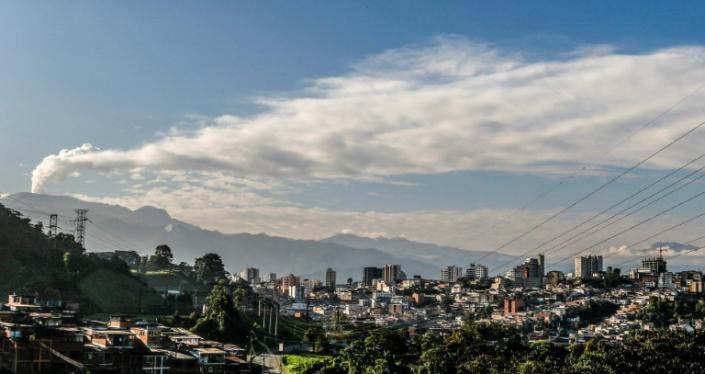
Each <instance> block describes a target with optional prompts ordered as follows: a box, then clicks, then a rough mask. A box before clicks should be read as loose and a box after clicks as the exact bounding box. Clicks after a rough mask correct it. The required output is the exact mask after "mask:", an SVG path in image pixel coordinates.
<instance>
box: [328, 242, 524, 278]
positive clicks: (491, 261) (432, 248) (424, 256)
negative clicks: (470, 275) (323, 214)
mask: <svg viewBox="0 0 705 374" xmlns="http://www.w3.org/2000/svg"><path fill="white" fill-rule="evenodd" d="M322 242H326V243H337V244H342V245H345V246H348V247H353V248H376V249H379V250H380V251H383V252H386V253H389V254H391V255H393V256H404V257H409V258H413V259H415V260H417V261H422V262H426V263H429V264H433V265H435V266H437V267H439V268H440V267H444V266H448V265H457V266H460V267H463V268H465V267H467V265H468V264H470V263H472V262H475V261H476V260H477V259H479V258H480V257H482V256H483V255H485V254H487V253H488V252H487V251H471V250H465V249H460V248H456V247H449V246H441V245H437V244H432V243H421V242H415V241H411V240H408V239H405V238H386V237H376V238H369V237H362V236H357V235H353V234H338V235H334V236H331V237H330V238H326V239H323V240H322ZM511 258H512V256H509V255H505V254H503V253H494V254H492V256H489V257H488V258H486V259H483V261H482V263H483V264H484V265H485V266H489V267H490V270H493V267H494V266H495V265H499V264H502V263H505V262H506V261H508V260H510V259H511Z"/></svg>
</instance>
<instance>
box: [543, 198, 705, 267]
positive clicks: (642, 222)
mask: <svg viewBox="0 0 705 374" xmlns="http://www.w3.org/2000/svg"><path fill="white" fill-rule="evenodd" d="M702 195H705V191H701V192H699V193H697V194H695V195H693V196H691V197H689V198H687V199H685V200H683V201H681V202H680V203H678V204H676V205H674V206H671V207H669V208H667V209H665V210H662V211H660V212H658V213H656V214H655V215H653V216H651V217H649V218H646V219H644V220H642V221H639V222H638V223H636V224H634V225H632V226H629V227H628V228H626V229H624V230H622V231H620V232H618V233H616V234H613V235H611V236H609V237H607V238H605V239H602V240H600V241H599V242H597V243H595V244H593V245H591V246H589V247H585V248H584V249H582V250H580V251H578V252H575V253H573V254H572V255H570V256H568V257H565V258H563V259H562V260H560V261H558V262H554V263H552V264H549V265H548V266H553V265H556V264H559V263H561V262H563V261H565V260H567V259H570V258H571V257H573V256H576V255H578V254H580V253H582V252H585V251H588V250H590V249H592V248H595V247H597V246H598V245H600V244H603V243H605V242H607V241H609V240H612V239H614V238H616V237H618V236H619V235H622V234H624V233H626V232H628V231H631V230H633V229H635V228H637V227H639V226H641V225H643V224H645V223H648V222H651V221H653V220H654V219H656V218H658V217H660V216H662V215H664V214H666V213H668V212H670V211H672V210H674V209H676V208H678V207H681V206H683V205H684V204H686V203H688V202H690V201H692V200H694V199H696V198H698V197H700V196H702Z"/></svg>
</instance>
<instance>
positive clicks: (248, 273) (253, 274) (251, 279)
mask: <svg viewBox="0 0 705 374" xmlns="http://www.w3.org/2000/svg"><path fill="white" fill-rule="evenodd" d="M240 278H242V279H244V280H245V281H247V283H259V269H257V268H245V269H244V270H243V271H241V272H240Z"/></svg>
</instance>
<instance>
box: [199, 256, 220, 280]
mask: <svg viewBox="0 0 705 374" xmlns="http://www.w3.org/2000/svg"><path fill="white" fill-rule="evenodd" d="M193 268H194V271H195V272H196V279H197V280H198V281H199V282H204V283H208V282H213V281H216V280H218V279H220V278H223V277H224V276H225V265H223V259H222V258H220V256H219V255H217V254H215V253H206V254H205V255H204V256H203V257H199V258H197V259H196V261H195V262H194V265H193Z"/></svg>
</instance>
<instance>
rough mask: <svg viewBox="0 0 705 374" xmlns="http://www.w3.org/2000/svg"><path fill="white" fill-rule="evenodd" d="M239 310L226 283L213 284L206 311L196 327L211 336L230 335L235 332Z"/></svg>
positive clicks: (221, 336)
mask: <svg viewBox="0 0 705 374" xmlns="http://www.w3.org/2000/svg"><path fill="white" fill-rule="evenodd" d="M236 325H237V311H236V310H235V307H234V305H233V300H232V298H231V297H230V295H229V294H228V289H227V288H226V286H225V284H224V283H222V282H221V283H216V284H215V285H213V288H212V289H211V292H210V294H209V295H208V298H207V300H206V312H205V314H204V315H203V317H201V319H200V320H199V321H198V323H197V324H196V327H194V329H195V330H196V331H198V332H200V333H202V334H204V335H206V336H210V337H218V338H223V337H228V336H229V335H230V334H233V333H235V330H236Z"/></svg>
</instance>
